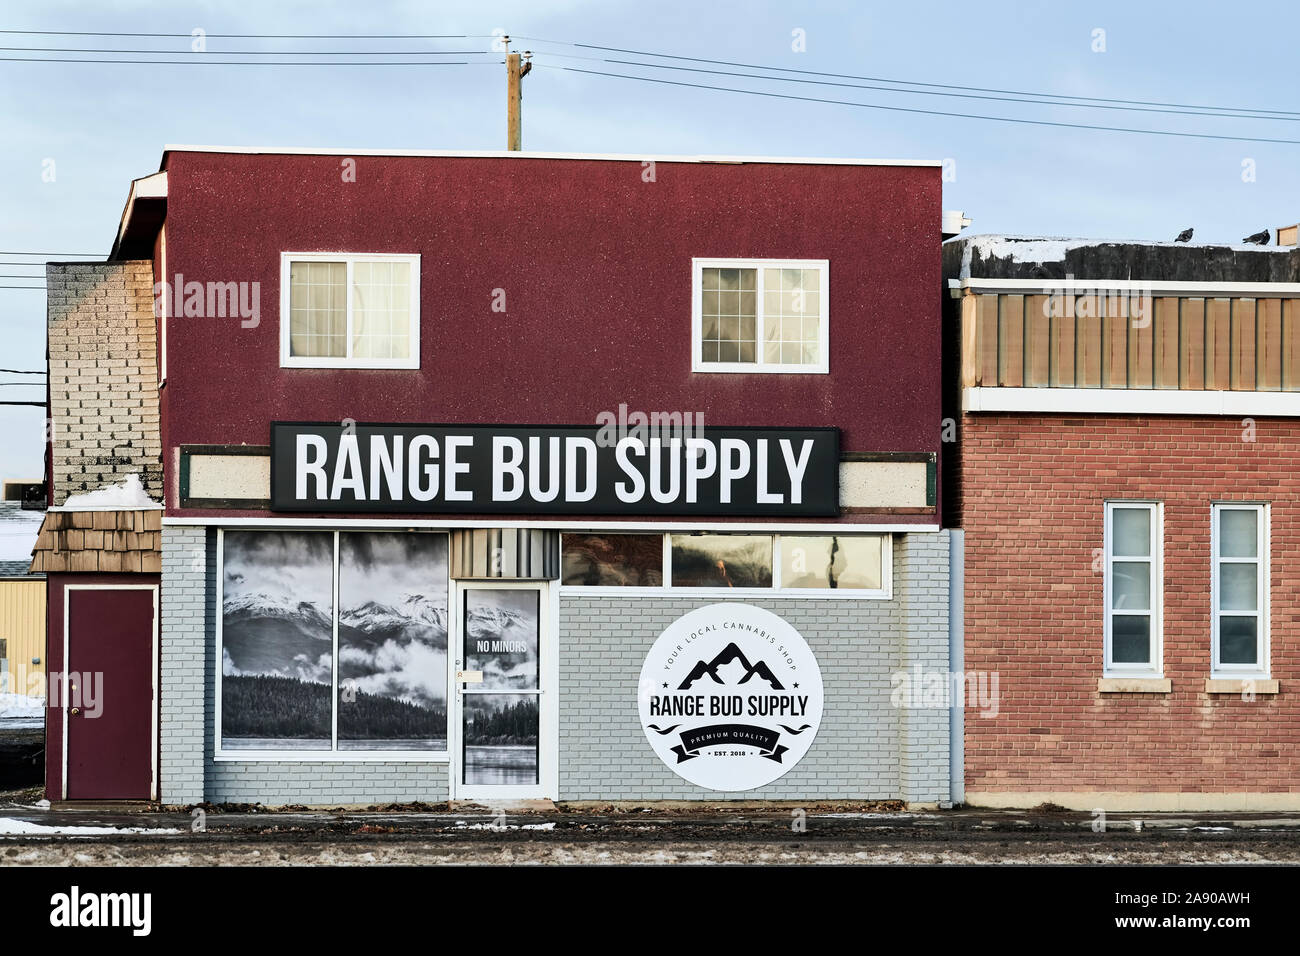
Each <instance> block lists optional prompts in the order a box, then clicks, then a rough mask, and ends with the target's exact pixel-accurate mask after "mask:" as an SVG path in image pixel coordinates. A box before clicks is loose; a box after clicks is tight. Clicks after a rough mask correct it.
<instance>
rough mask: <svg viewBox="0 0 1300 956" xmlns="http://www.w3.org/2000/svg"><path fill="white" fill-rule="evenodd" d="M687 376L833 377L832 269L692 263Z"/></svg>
mask: <svg viewBox="0 0 1300 956" xmlns="http://www.w3.org/2000/svg"><path fill="white" fill-rule="evenodd" d="M691 268H692V281H691V298H692V313H691V369H692V371H695V372H778V373H802V374H819V373H820V374H824V373H827V372H829V371H830V314H829V305H828V303H829V299H830V262H829V261H828V260H826V259H693V260H692V261H691Z"/></svg>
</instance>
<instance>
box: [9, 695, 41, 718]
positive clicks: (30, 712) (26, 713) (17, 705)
mask: <svg viewBox="0 0 1300 956" xmlns="http://www.w3.org/2000/svg"><path fill="white" fill-rule="evenodd" d="M44 716H45V698H44V697H27V696H26V695H24V694H0V719H9V718H14V717H38V718H40V717H44Z"/></svg>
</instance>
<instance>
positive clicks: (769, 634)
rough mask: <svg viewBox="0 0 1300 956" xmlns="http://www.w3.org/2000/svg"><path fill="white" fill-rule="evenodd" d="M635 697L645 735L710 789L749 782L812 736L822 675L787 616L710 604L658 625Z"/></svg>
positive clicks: (789, 760)
mask: <svg viewBox="0 0 1300 956" xmlns="http://www.w3.org/2000/svg"><path fill="white" fill-rule="evenodd" d="M637 702H638V705H639V707H640V710H641V726H642V728H643V729H644V730H645V735H646V739H647V740H649V741H650V746H651V747H653V748H654V750H655V753H657V754H658V755H659V759H660V760H662V761H663V762H664V763H666V764H667V765H668V766H669V767H671V768H672V769H673V771H674V772H675V773H676V774H677V775H678V776H680V777H682V778H684V779H686V780H689V781H690V782H691V783H693V784H696V785H697V786H700V787H708V788H709V789H710V790H726V791H736V790H753V789H754V788H755V787H761V786H763V785H764V784H768V783H771V782H772V781H773V780H775V779H777V778H778V777H780V776H781V775H782V774H783V773H785V772H786V771H787V770H789V769H790V768H791V767H793V766H794V765H795V764H797V763H798V762H799V760H800V759H801V758H802V757H803V755H804V754H806V753H807V752H808V748H809V747H810V746H812V742H813V737H815V736H816V734H817V728H818V726H819V725H820V724H821V719H822V675H821V670H820V669H819V668H818V666H817V659H816V658H815V657H813V653H812V651H811V650H809V649H808V645H807V644H806V643H804V639H803V637H801V636H800V634H799V632H798V631H796V630H795V629H794V628H793V627H792V626H791V625H790V624H789V623H788V622H787V621H784V620H782V619H781V618H779V617H777V616H776V615H775V614H773V613H772V612H771V611H766V610H764V609H763V608H761V607H754V606H753V605H750V604H710V605H709V606H708V607H702V608H697V609H696V610H694V611H691V612H690V613H688V614H685V615H683V616H682V617H680V618H678V619H677V620H676V621H674V622H673V623H672V624H670V625H669V626H668V628H667V630H665V631H664V632H663V633H662V634H661V635H659V639H658V640H657V641H655V643H654V646H653V647H652V648H650V653H649V654H648V655H647V656H646V659H645V663H644V664H643V665H642V666H641V684H640V688H639V691H638V694H637Z"/></svg>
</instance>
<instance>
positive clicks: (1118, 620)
mask: <svg viewBox="0 0 1300 956" xmlns="http://www.w3.org/2000/svg"><path fill="white" fill-rule="evenodd" d="M1105 539H1106V549H1105V550H1106V555H1105V561H1106V565H1105V578H1106V580H1105V602H1106V607H1105V613H1106V664H1105V666H1106V672H1107V673H1109V674H1115V675H1128V676H1134V675H1140V676H1143V677H1160V676H1162V675H1163V670H1164V662H1163V659H1162V650H1161V628H1160V599H1161V587H1162V576H1161V570H1160V561H1161V553H1160V506H1159V505H1157V504H1155V503H1154V502H1142V501H1110V502H1107V503H1106V533H1105Z"/></svg>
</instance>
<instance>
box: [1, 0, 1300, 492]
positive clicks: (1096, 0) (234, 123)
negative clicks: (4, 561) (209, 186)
mask: <svg viewBox="0 0 1300 956" xmlns="http://www.w3.org/2000/svg"><path fill="white" fill-rule="evenodd" d="M196 29H200V30H203V31H205V32H206V33H207V34H218V33H226V34H257V35H259V36H258V37H254V38H248V39H220V38H216V37H209V38H208V39H207V41H206V50H204V51H202V52H195V51H193V50H191V40H190V35H191V34H192V33H193V31H194V30H196ZM0 30H39V31H97V32H138V33H165V34H181V35H183V38H181V37H175V38H165V37H160V38H146V37H109V36H100V37H95V36H73V35H42V36H32V35H22V34H14V33H9V34H5V33H0V41H3V42H0V46H4V47H43V48H53V47H69V48H75V49H86V48H94V49H104V50H159V51H171V52H172V53H174V56H171V57H169V58H171V59H179V60H183V61H185V62H183V63H180V64H175V65H167V64H153V65H149V66H141V65H134V64H130V65H122V64H106V63H98V64H88V63H67V62H23V61H21V60H20V59H19V58H38V59H46V60H50V59H52V58H55V57H62V58H117V59H142V58H144V57H141V56H139V55H135V54H120V55H118V56H116V57H114V56H113V55H112V54H108V55H103V54H101V55H98V56H97V55H96V54H86V53H80V52H29V51H19V50H8V51H0V124H2V128H3V129H4V131H5V142H4V148H3V149H0V250H3V254H0V261H3V262H10V261H15V260H19V259H21V260H24V261H30V262H41V261H43V258H42V257H41V256H31V257H28V256H15V255H13V253H15V252H33V253H45V254H50V255H47V256H46V257H48V258H53V259H65V258H70V257H71V258H82V257H84V258H91V259H97V258H98V259H102V258H103V257H104V256H105V255H107V253H108V250H109V247H110V246H111V244H112V240H113V237H114V235H115V232H116V229H117V224H118V221H119V217H120V216H121V212H122V207H123V205H124V203H125V200H126V196H127V190H128V188H129V186H130V181H131V180H132V179H134V178H137V177H140V176H144V175H148V174H149V173H152V172H155V171H156V170H157V169H158V166H159V162H160V160H161V155H162V149H163V146H164V145H165V144H189V145H199V144H220V145H232V146H251V145H258V146H268V145H271V146H319V147H344V148H346V147H367V148H388V147H392V148H411V149H500V148H504V146H505V116H504V113H505V110H504V100H505V90H504V86H505V78H504V75H503V74H504V66H502V65H501V59H500V57H499V56H493V55H491V54H490V52H489V51H490V49H491V44H492V42H493V41H492V39H491V36H492V35H493V32H494V31H498V32H504V33H509V34H511V35H513V36H514V37H528V38H529V39H527V40H522V41H515V42H514V43H512V49H531V50H532V51H533V52H534V54H535V55H534V58H533V59H534V63H535V66H536V68H535V69H534V70H533V71H532V72H531V74H530V75H529V76H527V77H526V78H525V80H524V100H523V145H524V148H525V149H526V150H527V149H533V150H545V151H565V152H601V153H633V154H638V153H639V154H672V153H681V154H729V155H755V156H764V155H765V156H822V157H859V158H868V157H869V158H906V159H931V160H942V161H946V165H945V182H944V208H945V209H960V210H963V211H964V212H965V213H966V215H967V216H969V217H970V218H971V219H972V220H973V224H972V226H971V228H970V230H968V231H969V232H970V233H1009V234H1018V235H1046V236H1071V237H1092V238H1112V239H1144V240H1165V241H1167V240H1169V239H1172V238H1173V237H1174V236H1175V235H1177V234H1178V233H1179V232H1180V231H1181V230H1183V229H1184V228H1186V227H1188V226H1192V227H1194V228H1195V230H1196V233H1195V240H1196V241H1205V242H1215V243H1225V242H1238V241H1240V239H1241V238H1242V237H1244V236H1246V235H1248V234H1251V233H1254V232H1257V231H1259V230H1261V229H1264V228H1275V227H1277V226H1281V225H1287V224H1290V223H1295V222H1297V221H1300V144H1297V143H1264V142H1240V141H1233V140H1224V139H1220V140H1215V139H1195V138H1184V137H1175V136H1164V135H1153V134H1151V133H1147V132H1144V133H1126V132H1109V131H1102V130H1088V129H1072V128H1064V127H1057V126H1045V125H1026V124H1012V123H1002V122H994V121H991V120H981V119H969V118H961V117H956V116H935V115H924V114H918V113H909V112H901V111H897V110H881V109H870V108H862V107H855V106H845V105H834V104H827V103H812V102H806V101H801V100H793V99H779V98H773V97H767V96H755V95H748V94H745V93H736V92H723V91H716V90H703V89H694V88H687V87H680V86H670V85H664V84H659V83H650V82H645V81H636V80H626V79H619V78H615V77H608V76H598V75H592V74H584V73H578V72H574V71H573V69H574V68H577V69H588V70H598V71H604V72H610V73H623V74H634V75H639V76H654V77H656V78H659V79H670V80H673V81H675V82H686V83H703V84H706V85H711V86H728V87H742V88H745V89H750V90H762V91H768V92H781V93H784V94H786V95H787V96H804V97H821V98H826V99H834V100H846V101H853V102H857V103H867V104H876V105H887V106H891V107H903V108H906V109H916V110H931V111H940V112H948V113H967V114H982V115H985V116H1005V117H1018V118H1025V119H1036V120H1040V121H1043V122H1049V123H1075V124H1089V125H1095V126H1123V127H1130V128H1134V129H1138V130H1169V131H1186V132H1196V133H1202V134H1211V135H1216V136H1237V137H1255V138H1264V139H1283V140H1300V113H1298V114H1297V115H1296V116H1294V117H1288V118H1273V119H1261V118H1237V117H1230V116H1222V115H1218V116H1194V115H1184V116H1171V115H1166V114H1162V113H1154V112H1139V111H1121V110H1107V109H1097V108H1069V107H1065V106H1057V105H1039V104H1026V103H1018V102H1007V101H993V100H982V99H970V98H960V97H956V96H939V95H928V94H923V93H919V92H910V93H902V92H896V91H882V90H871V89H861V88H852V87H851V86H849V87H845V86H838V87H837V86H829V85H818V84H816V83H793V82H779V81H776V80H765V79H755V78H752V77H737V76H725V75H717V74H707V73H692V72H686V71H678V70H666V69H656V68H652V67H636V66H628V65H626V64H611V63H608V62H602V58H604V59H608V58H615V59H634V60H636V59H640V60H641V61H643V62H654V63H658V64H661V65H673V66H689V67H696V68H699V69H711V70H722V71H732V72H749V73H753V72H756V71H754V70H751V69H747V68H746V67H735V66H723V65H715V64H706V63H697V62H692V61H690V60H682V59H677V60H674V59H668V58H664V57H635V56H628V55H625V54H619V53H612V52H607V51H601V50H593V49H590V48H586V47H578V46H575V45H574V44H579V43H581V44H593V45H597V46H606V47H617V48H622V49H628V50H636V51H644V52H647V53H656V54H673V55H675V56H678V57H696V58H704V59H712V60H725V61H732V62H736V63H743V64H757V65H760V66H764V67H775V68H781V69H784V70H786V71H791V72H787V73H784V74H777V75H784V76H785V77H787V78H789V79H803V80H819V81H828V82H838V83H847V84H858V85H877V86H880V85H890V84H881V83H874V82H872V81H868V80H860V79H843V78H840V79H835V78H829V77H822V76H813V75H810V74H808V73H804V74H798V73H794V72H792V71H796V70H803V71H818V72H823V73H837V74H849V75H852V76H855V77H873V78H881V79H888V80H905V81H911V82H912V84H913V85H912V86H911V87H910V88H911V89H912V90H917V89H919V87H917V86H916V85H915V84H916V83H918V82H920V83H930V84H948V85H951V86H960V87H967V88H969V87H983V88H985V89H989V90H1004V91H1018V92H1027V93H1035V94H1042V93H1051V94H1057V95H1058V98H1059V97H1062V96H1064V97H1075V98H1078V97H1096V98H1111V99H1123V100H1130V101H1146V102H1148V103H1174V104H1194V105H1197V106H1217V107H1230V108H1235V109H1238V110H1247V109H1248V110H1251V111H1254V112H1256V113H1258V112H1259V111H1264V110H1275V111H1288V110H1289V111H1296V110H1300V103H1297V102H1296V99H1297V98H1296V96H1295V90H1296V56H1295V38H1296V36H1297V35H1300V4H1296V3H1294V2H1293V0H1291V2H1288V0H1255V2H1252V3H1249V4H1226V3H1221V2H1213V0H1169V2H1160V0H1149V2H1142V3H1135V2H1133V0H1125V2H1112V0H1088V2H1051V3H1031V2H1028V0H1022V2H1011V0H983V2H980V3H971V2H960V3H958V2H947V0H930V2H927V3H904V4H900V3H880V2H863V0H856V2H855V0H839V2H816V0H799V2H793V0H790V2H775V0H749V2H737V0H713V2H709V3H700V2H698V0H655V2H654V3H645V2H627V0H555V2H547V3H538V2H535V0H534V2H509V3H493V2H491V0H475V2H473V3H468V2H459V0H457V2H438V3H434V2H416V0H407V2H394V0H368V2H366V3H356V2H346V3H343V2H340V3H306V2H300V0H264V2H261V3H256V4H250V3H238V4H237V3H233V2H231V3H186V2H183V0H152V2H145V0H139V2H132V0H122V2H113V0H93V2H90V0H87V2H80V3H77V2H58V0H52V2H45V3H41V4H22V5H19V4H16V3H8V4H4V5H0ZM307 33H309V34H347V35H349V36H355V35H358V34H402V35H409V34H439V35H444V34H458V35H459V34H467V35H472V36H473V37H475V38H474V39H467V40H455V39H447V40H408V39H399V40H392V39H382V40H381V39H376V40H361V39H335V40H297V39H294V40H291V39H271V38H263V37H265V36H266V35H267V34H307ZM543 41H545V42H543ZM290 50H293V51H311V50H316V51H332V50H343V51H349V52H350V51H358V52H359V51H362V50H379V51H392V50H468V51H474V52H473V54H472V55H466V56H442V57H435V56H423V57H409V58H408V59H412V60H447V61H457V60H469V61H473V62H472V64H471V65H463V66H462V65H452V66H405V67H390V66H374V67H370V66H321V67H318V66H292V67H290V66H278V65H264V66H225V65H214V64H209V65H199V64H195V63H194V62H193V61H194V60H195V59H198V58H202V57H207V58H208V59H209V60H214V59H218V58H227V59H241V60H250V59H257V58H258V57H254V56H251V55H243V54H241V52H240V51H290ZM583 57H591V58H595V59H581V58H583ZM291 58H293V59H298V60H319V59H322V58H324V57H321V56H315V57H313V56H298V57H296V58H295V57H289V56H278V55H269V56H263V57H260V59H264V60H269V61H282V60H285V59H291ZM333 59H343V60H349V59H350V60H357V59H363V58H362V57H357V56H344V57H335V58H333ZM372 59H388V60H392V59H396V57H392V56H388V57H373V58H372ZM565 68H568V69H565ZM768 75H769V76H770V75H773V74H771V73H768ZM895 89H897V87H895ZM929 89H930V90H931V92H932V93H933V92H945V93H950V94H951V93H959V92H960V93H964V94H965V95H966V96H971V95H976V94H974V93H973V91H971V90H969V89H968V90H964V91H963V90H944V89H940V88H936V87H930V88H929ZM978 95H986V96H998V95H1006V94H1001V93H984V94H978ZM1111 105H1118V104H1111ZM1149 108H1155V109H1159V108H1162V107H1149ZM42 271H43V270H40V269H35V268H25V267H21V266H8V265H6V266H0V276H5V278H0V285H38V284H39V280H35V281H33V280H27V279H22V278H18V279H15V278H10V276H13V275H33V274H34V275H41V273H42ZM44 355H45V301H44V293H43V291H41V290H40V289H39V288H38V289H7V288H0V367H3V368H11V369H43V368H44ZM23 380H33V379H32V377H30V376H14V375H10V374H5V373H0V381H3V382H10V381H23ZM34 380H36V381H40V379H34ZM42 392H43V389H37V388H32V387H12V386H0V393H2V394H0V401H3V400H10V401H12V400H19V399H23V398H34V399H37V400H40V399H41V398H43V395H42ZM43 440H44V412H43V410H41V409H37V408H23V407H12V406H0V476H2V477H12V478H38V477H39V476H40V474H41V470H42V449H43Z"/></svg>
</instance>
